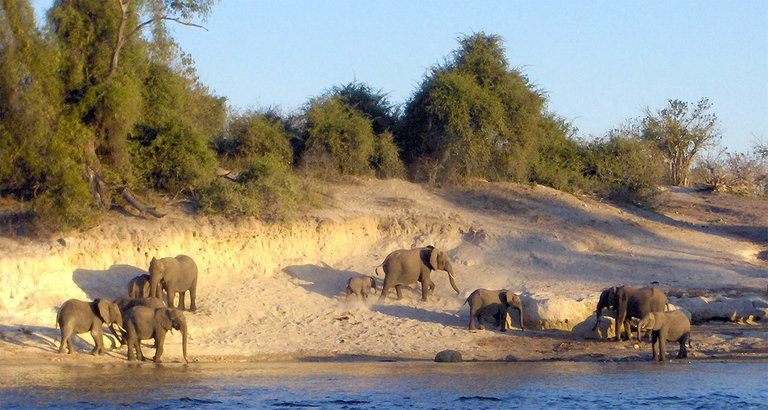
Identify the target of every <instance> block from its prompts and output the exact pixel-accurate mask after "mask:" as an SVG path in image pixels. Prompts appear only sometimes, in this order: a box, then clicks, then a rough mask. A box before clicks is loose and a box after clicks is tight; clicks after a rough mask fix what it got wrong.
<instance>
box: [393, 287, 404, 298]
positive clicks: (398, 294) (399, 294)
mask: <svg viewBox="0 0 768 410" xmlns="http://www.w3.org/2000/svg"><path fill="white" fill-rule="evenodd" d="M395 292H396V293H397V300H400V299H402V298H403V292H402V291H401V290H400V285H395Z"/></svg>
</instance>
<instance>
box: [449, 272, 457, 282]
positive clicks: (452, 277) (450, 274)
mask: <svg viewBox="0 0 768 410" xmlns="http://www.w3.org/2000/svg"><path fill="white" fill-rule="evenodd" d="M448 276H450V277H451V279H453V280H456V277H455V276H453V274H452V273H451V272H448Z"/></svg>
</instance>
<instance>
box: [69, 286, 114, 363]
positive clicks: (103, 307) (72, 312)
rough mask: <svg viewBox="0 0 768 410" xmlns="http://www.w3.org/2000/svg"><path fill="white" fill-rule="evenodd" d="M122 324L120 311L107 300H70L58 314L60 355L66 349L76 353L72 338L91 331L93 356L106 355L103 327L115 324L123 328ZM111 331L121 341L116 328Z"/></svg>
mask: <svg viewBox="0 0 768 410" xmlns="http://www.w3.org/2000/svg"><path fill="white" fill-rule="evenodd" d="M122 322H123V318H122V315H121V314H120V309H119V308H118V307H117V305H116V304H114V303H112V302H110V301H108V300H106V299H96V300H94V301H93V302H86V301H82V300H77V299H70V300H68V301H66V302H64V304H62V305H61V307H60V308H59V312H58V313H57V314H56V324H57V325H58V326H59V328H60V329H61V345H60V346H59V353H64V349H65V347H66V349H67V350H68V351H69V353H74V352H75V349H74V347H73V345H72V336H74V335H76V334H80V333H85V332H88V331H90V332H91V337H93V344H94V348H93V350H92V351H91V354H102V353H104V339H103V333H102V329H101V328H102V326H103V325H105V324H107V325H110V326H111V325H112V324H114V323H117V325H118V326H121V325H122ZM111 329H112V331H113V333H115V336H116V337H117V338H118V339H119V338H120V336H119V335H118V333H117V332H116V331H115V330H114V328H111Z"/></svg>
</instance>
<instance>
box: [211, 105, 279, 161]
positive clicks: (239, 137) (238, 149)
mask: <svg viewBox="0 0 768 410" xmlns="http://www.w3.org/2000/svg"><path fill="white" fill-rule="evenodd" d="M215 145H216V151H217V153H218V154H219V156H220V157H221V158H222V159H223V160H225V161H227V162H230V163H232V165H233V166H236V167H238V168H240V167H242V166H245V165H246V164H247V163H248V162H249V161H252V160H253V159H254V158H257V157H262V156H266V155H274V156H277V157H278V158H280V159H281V160H282V161H283V162H285V163H286V164H290V163H291V162H292V159H293V150H292V148H291V143H290V138H289V134H288V132H287V131H286V127H285V126H284V124H283V123H282V121H281V120H280V118H279V117H278V116H277V115H275V114H273V113H268V112H267V113H262V112H254V111H249V112H246V113H243V114H240V115H235V116H234V117H233V118H232V119H231V120H230V121H229V125H228V127H227V132H226V133H225V134H224V135H222V136H221V137H220V138H218V139H217V140H216V143H215Z"/></svg>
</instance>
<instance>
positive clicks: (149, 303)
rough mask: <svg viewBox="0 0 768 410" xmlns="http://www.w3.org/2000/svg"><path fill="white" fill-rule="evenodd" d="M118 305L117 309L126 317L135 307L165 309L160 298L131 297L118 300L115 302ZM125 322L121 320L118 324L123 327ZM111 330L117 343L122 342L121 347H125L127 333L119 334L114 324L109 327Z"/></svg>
mask: <svg viewBox="0 0 768 410" xmlns="http://www.w3.org/2000/svg"><path fill="white" fill-rule="evenodd" d="M113 303H114V304H116V305H117V307H118V308H119V309H120V314H121V315H122V316H123V317H125V314H126V312H128V310H129V309H130V308H132V307H134V306H146V307H149V308H153V309H155V308H159V307H165V303H163V301H162V300H161V299H158V298H150V297H146V298H129V297H121V298H117V299H115V300H114V302H113ZM122 325H123V321H122V320H120V322H119V323H118V326H122ZM109 330H111V331H112V334H114V335H115V336H116V337H117V341H118V342H120V345H124V344H126V343H127V341H126V339H125V337H126V335H125V332H124V331H123V332H118V331H117V330H115V328H114V324H111V325H109Z"/></svg>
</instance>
